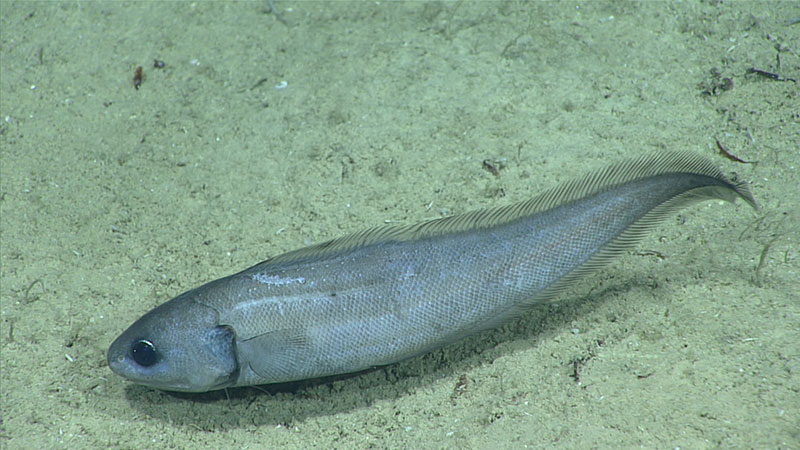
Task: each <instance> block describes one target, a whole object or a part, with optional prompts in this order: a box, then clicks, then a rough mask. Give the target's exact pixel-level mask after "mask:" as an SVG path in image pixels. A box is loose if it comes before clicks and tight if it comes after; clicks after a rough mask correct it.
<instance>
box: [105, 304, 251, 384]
mask: <svg viewBox="0 0 800 450" xmlns="http://www.w3.org/2000/svg"><path fill="white" fill-rule="evenodd" d="M195 291H197V290H194V291H189V292H186V293H184V294H182V295H180V296H178V297H176V298H174V299H172V300H170V301H168V302H166V303H164V304H162V305H160V306H158V307H156V308H155V309H153V310H152V311H150V312H148V313H147V314H145V315H144V316H142V317H141V318H140V319H139V320H137V321H136V322H134V323H133V324H132V325H131V326H130V327H129V328H128V329H127V330H125V332H123V333H122V334H121V335H120V336H119V337H118V338H117V339H116V340H114V342H113V343H112V344H111V346H110V347H109V349H108V355H107V359H108V367H109V368H110V369H111V371H112V372H114V373H116V374H117V375H119V376H121V377H123V378H125V379H127V380H129V381H132V382H134V383H138V384H143V385H146V386H149V387H153V388H157V389H162V390H167V391H180V392H206V391H212V390H216V389H223V388H226V387H230V386H233V385H234V384H235V383H236V380H237V378H238V375H239V363H238V361H237V357H236V335H235V332H234V330H233V328H231V327H230V326H227V325H220V324H219V313H218V311H217V310H216V309H214V308H213V307H211V306H208V305H206V304H203V303H202V302H201V301H199V299H198V296H197V293H196V292H195Z"/></svg>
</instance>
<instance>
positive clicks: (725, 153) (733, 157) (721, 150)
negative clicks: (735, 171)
mask: <svg viewBox="0 0 800 450" xmlns="http://www.w3.org/2000/svg"><path fill="white" fill-rule="evenodd" d="M714 140H715V141H717V149H719V154H720V155H722V156H724V157H726V158H728V159H730V160H731V161H734V162H738V163H742V164H758V161H745V160H743V159H741V158H739V157H738V156H736V155H734V154H732V153H731V152H729V151H728V150H726V149H725V147H723V146H722V144H720V142H719V139H714Z"/></svg>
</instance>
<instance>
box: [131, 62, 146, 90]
mask: <svg viewBox="0 0 800 450" xmlns="http://www.w3.org/2000/svg"><path fill="white" fill-rule="evenodd" d="M143 80H144V69H142V66H139V67H137V68H136V71H135V72H133V87H134V88H135V89H136V90H137V91H138V90H139V86H141V85H142V81H143Z"/></svg>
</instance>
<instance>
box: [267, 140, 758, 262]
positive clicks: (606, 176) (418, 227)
mask: <svg viewBox="0 0 800 450" xmlns="http://www.w3.org/2000/svg"><path fill="white" fill-rule="evenodd" d="M666 173H693V174H698V175H705V176H709V177H712V178H715V179H717V180H719V181H721V182H723V184H724V185H726V188H719V187H717V188H710V189H709V190H708V191H707V192H702V193H698V192H694V193H692V194H691V195H693V196H694V197H693V199H695V200H700V199H702V198H720V199H722V200H726V201H730V202H733V201H734V200H735V199H736V197H741V198H742V199H743V200H744V201H746V202H747V203H748V204H750V206H752V207H753V208H755V209H758V206H757V205H756V202H755V200H754V199H753V196H752V194H750V191H749V189H748V188H747V183H746V182H742V181H738V180H736V179H733V180H731V179H728V178H727V177H726V176H725V175H723V174H722V172H721V171H720V170H719V169H718V168H717V167H716V166H715V165H714V164H713V163H712V162H711V161H710V160H708V159H707V158H705V157H702V156H700V155H698V154H695V153H692V152H686V151H679V152H662V153H658V154H654V155H645V156H640V157H638V158H635V159H631V160H628V161H624V162H621V163H618V164H614V165H611V166H609V167H606V168H604V169H601V170H597V171H594V172H591V173H589V174H588V175H587V176H585V177H583V178H579V179H575V180H572V181H568V182H566V183H564V184H561V185H559V186H557V187H555V188H552V189H550V190H547V191H545V192H543V193H542V194H540V195H537V196H536V197H533V198H532V199H530V200H526V201H522V202H518V203H514V204H511V205H506V206H500V207H495V208H489V209H481V210H476V211H472V212H468V213H465V214H460V215H455V216H450V217H444V218H441V219H434V220H430V221H427V222H422V223H418V224H413V225H401V226H397V225H386V226H379V227H374V228H369V229H366V230H364V231H360V232H357V233H354V234H350V235H347V236H343V237H340V238H337V239H333V240H331V241H327V242H323V243H320V244H316V245H312V246H309V247H304V248H301V249H298V250H294V251H291V252H288V253H284V254H282V255H279V256H276V257H274V258H272V259H269V260H267V261H264V262H263V263H261V264H259V266H258V267H259V268H260V269H263V268H264V265H273V264H276V265H277V264H286V263H293V262H300V261H304V260H308V259H324V258H326V257H328V256H333V255H337V254H340V253H343V252H348V251H351V250H354V249H356V248H359V247H363V246H367V245H371V244H376V243H380V242H388V241H409V240H415V239H424V238H430V237H435V236H441V235H444V234H449V233H459V232H466V231H472V230H477V229H483V228H489V227H493V226H496V225H499V224H503V223H507V222H511V221H513V220H516V219H519V218H521V217H526V216H529V215H531V214H535V213H538V212H541V211H546V210H548V209H551V208H553V207H556V206H559V205H563V204H565V203H569V202H571V201H574V200H577V199H580V198H583V197H586V196H588V195H592V194H595V193H598V192H603V191H606V190H608V189H611V188H613V187H614V186H618V185H620V184H623V183H626V182H629V181H633V180H638V179H642V178H646V177H651V176H656V175H661V174H666ZM689 196H690V194H687V195H686V196H683V197H682V198H683V200H684V201H679V200H680V199H673V200H671V201H670V202H667V203H665V204H663V205H662V206H661V207H659V208H657V209H656V210H655V211H654V212H651V213H650V214H647V215H646V216H645V217H643V218H642V219H641V220H639V221H637V223H635V224H633V225H632V226H631V227H630V228H629V229H628V230H626V231H625V233H623V234H622V235H621V236H619V237H618V238H617V239H616V240H615V243H612V244H611V245H610V246H609V247H610V248H608V249H607V250H606V251H601V252H599V253H598V254H597V255H595V257H593V258H592V260H593V261H595V262H594V263H592V262H591V261H590V262H588V263H587V264H585V265H584V266H589V267H588V269H587V270H592V269H593V268H594V267H596V266H597V265H599V264H601V263H604V262H605V261H606V260H607V258H604V257H603V254H605V253H607V252H608V251H611V253H613V255H617V254H618V253H619V251H621V248H622V247H626V248H627V246H625V245H622V243H623V242H627V241H631V242H633V241H637V240H638V239H639V238H640V236H641V235H642V234H644V233H645V231H646V230H648V229H650V228H651V227H652V225H653V224H654V223H655V222H657V221H658V220H660V219H661V218H663V217H664V215H666V214H669V213H670V212H673V211H674V210H675V209H679V208H680V207H682V206H684V205H685V204H686V200H688V197H689ZM614 248H616V249H617V251H612V250H613V249H614ZM580 271H581V272H584V271H585V270H584V269H583V268H582V269H581V270H580Z"/></svg>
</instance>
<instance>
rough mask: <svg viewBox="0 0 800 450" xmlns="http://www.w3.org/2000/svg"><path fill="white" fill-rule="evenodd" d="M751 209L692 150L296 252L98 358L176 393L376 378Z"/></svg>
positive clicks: (170, 312) (164, 307) (187, 303)
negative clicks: (671, 228)
mask: <svg viewBox="0 0 800 450" xmlns="http://www.w3.org/2000/svg"><path fill="white" fill-rule="evenodd" d="M737 198H740V199H742V200H743V201H744V202H746V203H747V204H749V205H750V206H751V207H753V208H754V209H755V210H756V211H758V205H757V204H756V201H755V199H754V198H753V195H752V194H751V193H750V190H749V187H748V184H747V182H746V181H741V180H739V179H738V177H736V176H733V177H730V178H729V177H727V176H725V175H724V174H723V173H722V172H721V171H720V169H719V168H717V167H716V166H715V165H714V164H713V162H711V161H710V160H709V159H707V158H705V157H703V156H700V155H698V154H695V153H693V152H689V151H673V152H660V153H657V154H648V155H644V156H640V157H637V158H633V159H630V160H627V161H622V162H620V163H617V164H614V165H611V166H609V167H607V168H605V169H601V170H598V171H595V172H592V173H590V174H588V175H587V176H585V177H582V178H579V179H575V180H572V181H569V182H566V183H564V184H562V185H560V186H557V187H555V188H552V189H550V190H548V191H545V192H543V193H542V194H540V195H538V196H536V197H533V198H531V199H529V200H526V201H522V202H519V203H514V204H509V205H505V206H499V207H494V208H490V209H484V210H478V211H473V212H469V213H465V214H461V215H454V216H449V217H444V218H438V219H434V220H430V221H426V222H422V223H418V224H413V225H385V226H380V227H376V228H370V229H367V230H364V231H361V232H357V233H355V234H352V235H348V236H344V237H341V238H338V239H334V240H331V241H328V242H324V243H320V244H316V245H312V246H309V247H305V248H301V249H298V250H294V251H291V252H288V253H285V254H282V255H279V256H276V257H274V258H271V259H268V260H266V261H264V262H262V263H260V264H257V265H255V266H253V267H250V268H248V269H245V270H243V271H241V272H238V273H235V274H233V275H230V276H227V277H224V278H220V279H218V280H215V281H211V282H209V283H207V284H204V285H202V286H200V287H197V288H194V289H192V290H189V291H187V292H184V293H182V294H180V295H178V296H177V297H175V298H173V299H172V300H169V301H167V302H166V303H163V304H161V305H160V306H157V307H156V308H154V309H153V310H151V311H150V312H147V313H146V314H144V315H143V316H142V317H141V318H139V319H138V320H136V321H135V322H134V323H133V324H132V325H131V326H130V327H129V328H128V329H127V330H125V331H124V332H123V333H122V334H121V335H120V336H119V337H117V338H116V340H114V341H113V343H112V344H111V346H110V347H109V349H108V354H107V361H108V366H109V368H110V369H111V371H113V372H114V373H116V374H117V375H119V376H121V377H122V378H124V379H127V380H128V381H130V382H133V383H137V384H142V385H145V386H149V387H151V388H155V389H160V390H166V391H178V392H207V391H213V390H219V389H226V388H232V387H238V386H253V385H265V384H272V383H284V382H292V381H299V380H305V379H315V378H322V377H328V376H333V375H342V374H349V373H354V372H360V371H363V370H367V369H371V368H375V367H380V366H386V365H389V364H393V363H396V362H398V361H402V360H405V359H408V358H411V357H414V356H417V355H421V354H424V353H426V352H430V351H432V350H435V349H437V348H440V347H442V346H445V345H448V344H452V343H454V342H456V341H458V340H460V339H462V338H464V337H466V336H469V335H473V334H475V333H478V332H481V331H484V330H488V329H491V328H495V327H497V326H500V325H502V324H504V323H507V322H509V321H510V320H512V319H515V318H518V317H520V316H522V315H523V314H524V313H525V312H526V311H528V310H529V309H531V308H532V307H533V306H535V305H540V304H544V303H547V302H550V301H553V300H554V299H555V298H556V297H557V296H559V294H561V293H562V292H563V291H565V290H566V289H567V288H568V287H570V286H571V285H573V284H574V283H575V282H576V281H579V280H581V279H585V278H587V277H588V276H590V275H591V274H592V273H594V272H595V271H596V270H598V269H600V268H601V267H603V266H605V265H606V264H608V263H609V262H610V261H612V260H614V259H615V258H617V257H618V256H620V255H622V254H623V253H625V252H627V251H630V250H631V249H632V248H634V246H635V245H636V244H637V243H638V242H639V241H640V240H641V239H642V237H643V236H645V235H646V234H647V233H648V232H649V231H650V230H652V229H653V227H655V226H656V225H657V224H658V223H659V222H661V221H662V220H663V219H665V218H667V217H669V216H670V215H672V214H674V213H676V212H677V211H679V210H681V209H683V208H685V207H687V206H689V205H690V204H692V203H696V202H699V201H704V200H712V199H720V200H724V201H728V202H734V201H735V200H736V199H737Z"/></svg>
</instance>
